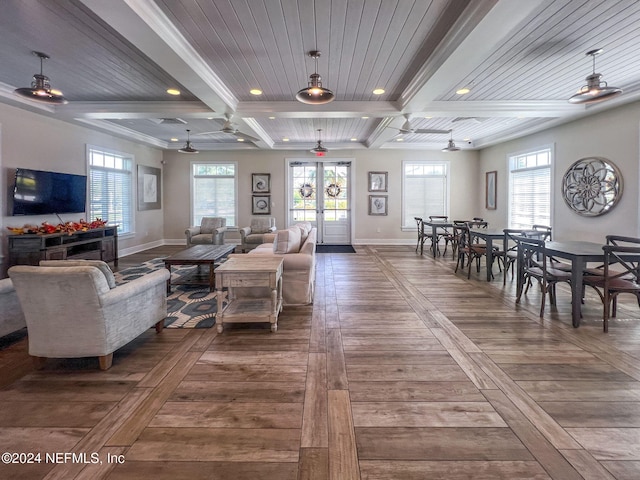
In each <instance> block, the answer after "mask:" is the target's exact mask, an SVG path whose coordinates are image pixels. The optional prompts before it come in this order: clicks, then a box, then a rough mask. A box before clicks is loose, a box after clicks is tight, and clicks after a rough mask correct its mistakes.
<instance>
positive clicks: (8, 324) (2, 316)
mask: <svg viewBox="0 0 640 480" xmlns="http://www.w3.org/2000/svg"><path fill="white" fill-rule="evenodd" d="M26 326H27V325H26V323H25V321H24V314H23V313H22V308H20V302H19V301H18V295H16V291H15V289H14V288H13V282H12V281H11V279H10V278H3V279H2V280H0V337H3V336H5V335H9V334H10V333H13V332H15V331H16V330H20V329H22V328H24V327H26Z"/></svg>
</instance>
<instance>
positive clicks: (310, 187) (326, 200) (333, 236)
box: [288, 161, 351, 245]
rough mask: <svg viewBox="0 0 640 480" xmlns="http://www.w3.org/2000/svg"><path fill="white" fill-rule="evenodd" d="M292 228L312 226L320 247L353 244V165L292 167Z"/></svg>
mask: <svg viewBox="0 0 640 480" xmlns="http://www.w3.org/2000/svg"><path fill="white" fill-rule="evenodd" d="M288 185H289V195H288V197H289V225H293V224H295V223H298V222H311V224H312V225H313V226H315V227H317V228H318V243H324V244H330V245H348V244H350V243H351V162H348V161H340V162H338V161H333V162H331V161H321V162H296V161H292V162H290V163H289V182H288Z"/></svg>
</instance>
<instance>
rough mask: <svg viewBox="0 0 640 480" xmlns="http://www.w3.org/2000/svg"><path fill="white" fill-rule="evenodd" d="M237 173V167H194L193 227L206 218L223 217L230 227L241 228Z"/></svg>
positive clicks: (215, 165)
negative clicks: (238, 208)
mask: <svg viewBox="0 0 640 480" xmlns="http://www.w3.org/2000/svg"><path fill="white" fill-rule="evenodd" d="M236 172H237V168H236V164H235V163H193V164H192V196H191V198H192V201H193V204H192V208H191V211H192V212H193V218H192V220H193V223H192V225H200V222H201V220H202V217H222V218H226V219H227V226H237V224H238V223H237V208H236V203H237V198H236V197H237V195H236V191H237V185H236V183H237V182H236Z"/></svg>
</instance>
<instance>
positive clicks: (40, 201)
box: [12, 168, 87, 215]
mask: <svg viewBox="0 0 640 480" xmlns="http://www.w3.org/2000/svg"><path fill="white" fill-rule="evenodd" d="M86 203H87V177H86V176H85V175H72V174H69V173H57V172H45V171H43V170H30V169H26V168H18V169H17V170H16V181H15V184H14V188H13V212H12V215H46V214H54V213H81V212H84V211H85V210H86Z"/></svg>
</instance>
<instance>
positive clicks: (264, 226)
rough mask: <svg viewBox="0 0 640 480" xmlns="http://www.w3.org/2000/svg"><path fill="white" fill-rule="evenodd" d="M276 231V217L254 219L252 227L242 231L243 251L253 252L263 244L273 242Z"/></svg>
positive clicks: (244, 228)
mask: <svg viewBox="0 0 640 480" xmlns="http://www.w3.org/2000/svg"><path fill="white" fill-rule="evenodd" d="M275 231H276V219H275V217H254V218H252V219H251V225H250V226H248V227H243V228H241V229H240V240H241V243H242V247H241V248H242V251H243V252H246V251H247V250H253V249H254V248H256V247H257V246H258V245H260V244H262V243H268V242H273V239H274V238H275V234H274V232H275Z"/></svg>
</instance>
